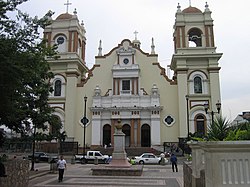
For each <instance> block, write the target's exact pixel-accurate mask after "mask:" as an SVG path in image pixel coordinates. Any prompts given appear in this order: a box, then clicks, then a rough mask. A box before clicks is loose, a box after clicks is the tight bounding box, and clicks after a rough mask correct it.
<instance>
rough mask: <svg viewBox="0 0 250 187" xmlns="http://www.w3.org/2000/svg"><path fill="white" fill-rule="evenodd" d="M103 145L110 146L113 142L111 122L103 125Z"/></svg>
mask: <svg viewBox="0 0 250 187" xmlns="http://www.w3.org/2000/svg"><path fill="white" fill-rule="evenodd" d="M102 132H103V136H102V137H103V140H102V143H103V146H105V145H107V146H109V145H110V143H111V126H110V125H109V124H106V125H104V126H103V131H102Z"/></svg>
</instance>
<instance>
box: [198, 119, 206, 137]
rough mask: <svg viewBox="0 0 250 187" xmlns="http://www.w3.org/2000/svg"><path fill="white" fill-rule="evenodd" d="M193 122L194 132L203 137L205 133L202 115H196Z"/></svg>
mask: <svg viewBox="0 0 250 187" xmlns="http://www.w3.org/2000/svg"><path fill="white" fill-rule="evenodd" d="M195 122H196V125H195V131H196V133H197V135H198V136H204V135H205V134H206V132H207V128H206V125H205V119H204V116H203V115H202V114H199V115H197V116H196V118H195Z"/></svg>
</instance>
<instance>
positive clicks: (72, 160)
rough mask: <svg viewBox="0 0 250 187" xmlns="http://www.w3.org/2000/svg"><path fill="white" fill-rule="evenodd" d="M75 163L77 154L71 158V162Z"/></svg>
mask: <svg viewBox="0 0 250 187" xmlns="http://www.w3.org/2000/svg"><path fill="white" fill-rule="evenodd" d="M75 163H76V160H75V156H72V158H71V164H75Z"/></svg>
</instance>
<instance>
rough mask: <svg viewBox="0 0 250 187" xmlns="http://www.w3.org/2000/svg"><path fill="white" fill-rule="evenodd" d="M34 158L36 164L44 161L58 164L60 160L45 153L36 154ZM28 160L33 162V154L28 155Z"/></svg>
mask: <svg viewBox="0 0 250 187" xmlns="http://www.w3.org/2000/svg"><path fill="white" fill-rule="evenodd" d="M34 157H35V162H41V161H43V162H50V161H52V162H53V161H54V162H56V161H57V160H58V157H57V156H51V155H48V154H47V153H45V152H35V153H34ZM28 159H29V160H32V154H31V155H28Z"/></svg>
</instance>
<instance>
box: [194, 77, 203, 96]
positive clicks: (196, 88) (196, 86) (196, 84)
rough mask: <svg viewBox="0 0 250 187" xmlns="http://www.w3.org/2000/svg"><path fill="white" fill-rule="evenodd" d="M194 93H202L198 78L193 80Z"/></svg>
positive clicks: (200, 82)
mask: <svg viewBox="0 0 250 187" xmlns="http://www.w3.org/2000/svg"><path fill="white" fill-rule="evenodd" d="M194 93H202V81H201V78H200V77H195V78H194Z"/></svg>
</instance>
